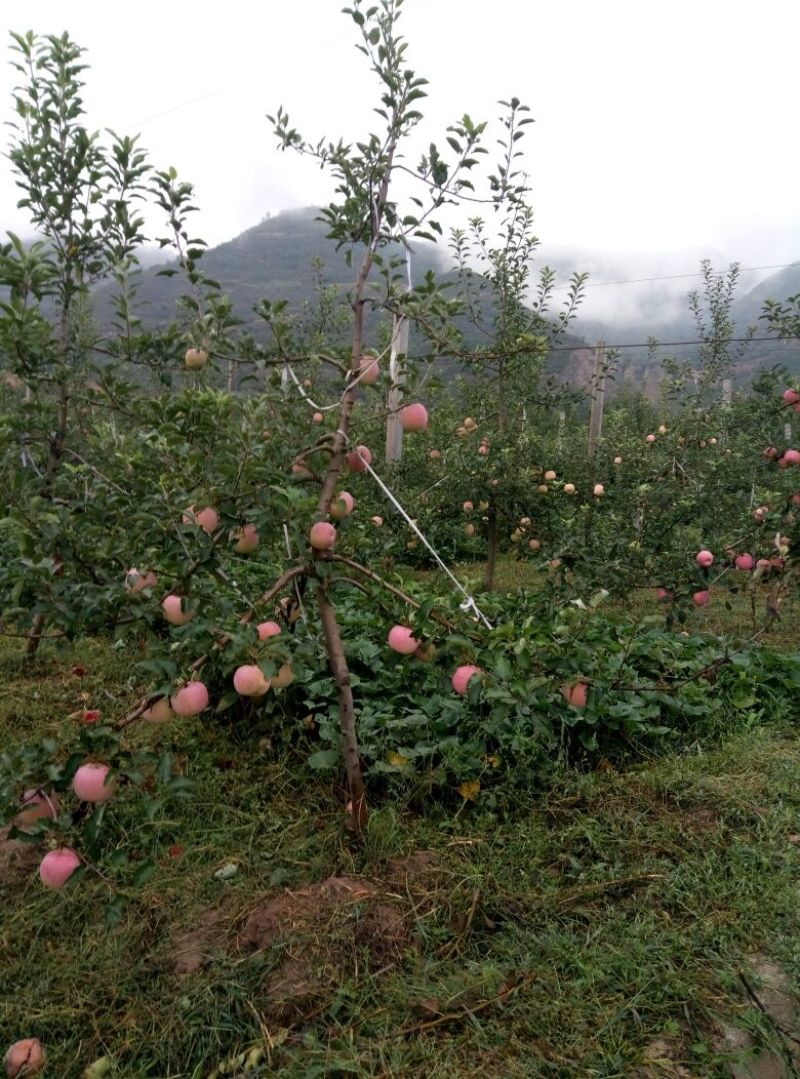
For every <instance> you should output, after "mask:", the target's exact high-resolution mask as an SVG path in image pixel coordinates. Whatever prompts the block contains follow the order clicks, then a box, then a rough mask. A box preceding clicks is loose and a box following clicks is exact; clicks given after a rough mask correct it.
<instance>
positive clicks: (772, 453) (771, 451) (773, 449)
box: [761, 446, 778, 461]
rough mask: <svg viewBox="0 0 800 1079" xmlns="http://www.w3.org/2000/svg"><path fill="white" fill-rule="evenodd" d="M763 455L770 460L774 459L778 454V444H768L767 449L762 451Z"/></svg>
mask: <svg viewBox="0 0 800 1079" xmlns="http://www.w3.org/2000/svg"><path fill="white" fill-rule="evenodd" d="M761 456H762V457H766V458H767V460H768V461H774V460H775V458H776V457H777V456H778V448H777V446H767V448H766V449H764V450H762V451H761Z"/></svg>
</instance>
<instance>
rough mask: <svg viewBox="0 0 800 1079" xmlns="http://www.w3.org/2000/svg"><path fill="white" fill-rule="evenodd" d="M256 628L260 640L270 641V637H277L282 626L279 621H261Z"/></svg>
mask: <svg viewBox="0 0 800 1079" xmlns="http://www.w3.org/2000/svg"><path fill="white" fill-rule="evenodd" d="M256 628H257V629H258V639H259V640H260V641H268V640H269V638H270V637H277V636H278V634H279V633H280V632H281V627H280V626H279V625H278V623H277V622H259V623H258V626H257V627H256Z"/></svg>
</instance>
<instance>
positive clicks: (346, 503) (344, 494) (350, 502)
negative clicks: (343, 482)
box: [330, 491, 356, 521]
mask: <svg viewBox="0 0 800 1079" xmlns="http://www.w3.org/2000/svg"><path fill="white" fill-rule="evenodd" d="M355 504H356V500H355V499H354V498H353V496H352V495H351V494H350V492H349V491H339V493H338V494H336V495H334V496H333V499H332V500H331V508H330V515H331V517H334V518H336V520H337V521H341V520H342V519H343V518H344V517H348V516H349V515H350V514H351V513H352V512H353V509H354V507H355Z"/></svg>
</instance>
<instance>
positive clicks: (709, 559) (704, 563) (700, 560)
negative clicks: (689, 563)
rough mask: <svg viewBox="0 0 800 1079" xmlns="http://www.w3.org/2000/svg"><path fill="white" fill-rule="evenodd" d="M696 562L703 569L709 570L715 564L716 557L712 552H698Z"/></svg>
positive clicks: (695, 557)
mask: <svg viewBox="0 0 800 1079" xmlns="http://www.w3.org/2000/svg"><path fill="white" fill-rule="evenodd" d="M694 560H695V562H696V563H697V564H698V566H699V567H700V568H701V569H708V568H709V566H711V565H712V564H713V562H714V556H713V554H712V553H711V551H698V552H697V554H696V555H695V556H694Z"/></svg>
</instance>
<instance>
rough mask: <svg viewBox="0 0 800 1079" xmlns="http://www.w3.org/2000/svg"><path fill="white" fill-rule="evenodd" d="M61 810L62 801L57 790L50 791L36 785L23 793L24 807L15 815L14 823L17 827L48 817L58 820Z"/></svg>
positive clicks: (24, 826)
mask: <svg viewBox="0 0 800 1079" xmlns="http://www.w3.org/2000/svg"><path fill="white" fill-rule="evenodd" d="M60 811H61V803H60V802H59V800H58V795H57V794H56V793H55V792H49V793H48V792H47V791H44V790H41V789H40V788H38V787H35V788H33V789H32V790H27V791H25V793H24V794H23V795H22V809H21V810H20V812H19V813H17V815H16V817H14V824H15V825H16V826H17V828H26V827H27V826H28V825H31V824H35V823H36V821H39V820H44V819H46V818H48V817H49V818H50V820H56V819H57V817H58V814H59V812H60Z"/></svg>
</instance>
